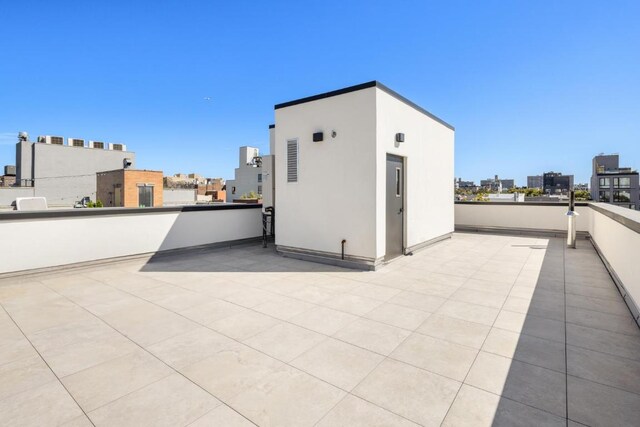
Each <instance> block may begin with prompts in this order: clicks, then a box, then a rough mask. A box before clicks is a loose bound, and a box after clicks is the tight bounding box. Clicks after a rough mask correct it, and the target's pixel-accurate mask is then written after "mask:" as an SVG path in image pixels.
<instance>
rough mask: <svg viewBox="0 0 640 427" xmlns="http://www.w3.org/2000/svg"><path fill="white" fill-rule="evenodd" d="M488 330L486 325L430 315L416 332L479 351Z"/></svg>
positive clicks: (489, 328)
mask: <svg viewBox="0 0 640 427" xmlns="http://www.w3.org/2000/svg"><path fill="white" fill-rule="evenodd" d="M489 330H491V327H490V326H487V325H481V324H479V323H474V322H469V321H466V320H461V319H456V318H454V317H449V316H441V315H439V314H432V315H431V316H430V317H429V318H428V319H427V320H426V321H425V322H424V323H423V324H422V325H420V327H418V328H417V329H416V332H419V333H421V334H424V335H428V336H430V337H434V338H440V339H442V340H445V341H450V342H453V343H456V344H462V345H465V346H468V347H473V348H478V349H479V348H480V347H482V343H483V342H484V340H485V338H486V337H487V334H488V333H489Z"/></svg>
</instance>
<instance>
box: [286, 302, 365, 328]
mask: <svg viewBox="0 0 640 427" xmlns="http://www.w3.org/2000/svg"><path fill="white" fill-rule="evenodd" d="M357 319H358V316H355V315H353V314H349V313H345V312H344V311H338V310H334V309H332V308H327V307H321V306H320V307H314V308H312V309H311V310H308V311H305V312H304V313H300V314H298V315H296V316H294V317H292V318H291V319H289V322H291V323H294V324H296V325H299V326H302V327H303V328H306V329H311V330H312V331H315V332H318V333H321V334H324V335H333V334H335V333H336V332H338V331H339V330H340V329H342V328H344V327H345V326H347V325H348V324H349V323H352V322H354V321H355V320H357Z"/></svg>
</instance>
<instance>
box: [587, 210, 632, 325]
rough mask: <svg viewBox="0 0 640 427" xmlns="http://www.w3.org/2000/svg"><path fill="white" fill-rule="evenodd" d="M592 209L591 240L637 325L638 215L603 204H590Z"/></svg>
mask: <svg viewBox="0 0 640 427" xmlns="http://www.w3.org/2000/svg"><path fill="white" fill-rule="evenodd" d="M591 208H592V209H591V216H592V218H591V224H590V227H589V234H590V236H591V239H592V241H593V242H594V246H595V247H596V249H597V251H598V252H599V253H600V256H601V257H602V258H603V260H604V262H605V264H607V268H608V269H609V272H610V273H611V276H612V277H613V279H614V280H615V282H616V285H617V286H618V288H619V289H620V293H621V294H622V297H623V298H624V299H625V301H626V302H627V305H628V306H629V308H630V309H631V311H632V312H633V315H634V317H635V318H636V321H638V319H639V315H640V313H639V310H638V303H640V262H638V257H639V255H640V212H638V211H634V210H631V209H626V208H622V207H619V206H614V205H609V204H605V203H596V204H593V205H591Z"/></svg>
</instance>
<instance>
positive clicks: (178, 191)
mask: <svg viewBox="0 0 640 427" xmlns="http://www.w3.org/2000/svg"><path fill="white" fill-rule="evenodd" d="M200 197H202V198H203V200H207V199H208V200H209V201H211V196H199V195H198V200H200ZM195 203H196V190H195V189H189V188H165V189H164V190H162V204H163V205H164V206H175V205H193V204H195Z"/></svg>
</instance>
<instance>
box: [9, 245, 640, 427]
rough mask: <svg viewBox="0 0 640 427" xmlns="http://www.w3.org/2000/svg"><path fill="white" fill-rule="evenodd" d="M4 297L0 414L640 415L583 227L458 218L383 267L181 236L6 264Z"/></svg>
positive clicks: (638, 370)
mask: <svg viewBox="0 0 640 427" xmlns="http://www.w3.org/2000/svg"><path fill="white" fill-rule="evenodd" d="M0 305H1V306H2V309H1V310H0V425H20V426H22V425H36V426H44V425H66V426H72V425H77V426H82V425H92V424H93V425H98V426H102V425H116V426H126V425H132V426H140V425H149V426H161V425H167V426H186V425H193V426H196V425H202V426H204V425H220V426H244V425H254V424H255V425H261V426H262V425H264V426H269V425H272V426H287V425H290V426H307V425H309V426H312V425H318V426H325V427H326V426H391V425H398V426H414V425H427V426H433V425H446V426H458V425H473V426H483V425H486V426H488V425H505V426H512V425H532V426H534V425H535V426H540V425H554V426H555V425H558V426H560V425H567V423H568V421H567V420H569V421H570V422H569V424H571V425H574V424H572V423H573V422H575V423H580V424H583V425H594V426H595V425H608V426H611V425H633V424H637V422H638V420H639V419H640V386H639V385H638V384H640V331H639V329H638V327H637V325H636V324H635V323H634V321H633V319H632V317H631V315H630V314H629V311H628V310H627V308H626V306H625V305H624V303H623V301H622V299H621V297H620V295H619V294H618V292H617V290H616V289H615V286H614V284H613V282H612V281H611V279H610V277H609V275H608V274H607V272H606V270H605V268H604V266H603V265H602V262H601V261H600V260H599V258H598V257H597V254H596V253H595V251H594V250H593V248H592V247H591V246H590V244H589V243H588V242H587V241H584V240H582V241H579V247H578V249H576V250H568V249H565V247H564V243H563V241H562V240H561V239H549V238H533V237H517V236H499V235H491V234H462V233H457V234H455V235H454V236H453V238H452V239H451V240H448V241H444V242H441V243H438V244H437V245H435V246H432V247H430V248H427V249H425V250H423V251H421V252H418V253H416V254H415V255H414V256H411V257H404V258H401V259H398V260H396V261H394V262H393V263H391V264H389V265H387V266H386V267H384V268H382V269H381V270H379V271H377V272H358V271H353V270H344V269H340V268H336V267H330V266H325V265H320V264H313V263H307V262H302V261H297V260H291V259H287V258H283V257H280V256H278V255H277V254H275V252H274V251H273V249H262V248H261V247H260V246H257V245H255V246H252V245H247V246H240V247H235V248H231V249H217V250H210V251H206V250H199V251H190V252H188V253H183V254H174V255H170V256H162V257H156V258H153V259H151V260H132V261H127V262H121V263H112V264H104V265H100V266H94V267H88V268H82V269H66V270H62V271H58V272H55V273H48V274H39V275H30V276H27V275H25V276H20V277H15V278H11V279H8V278H7V279H2V280H0ZM580 424H575V425H580Z"/></svg>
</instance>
